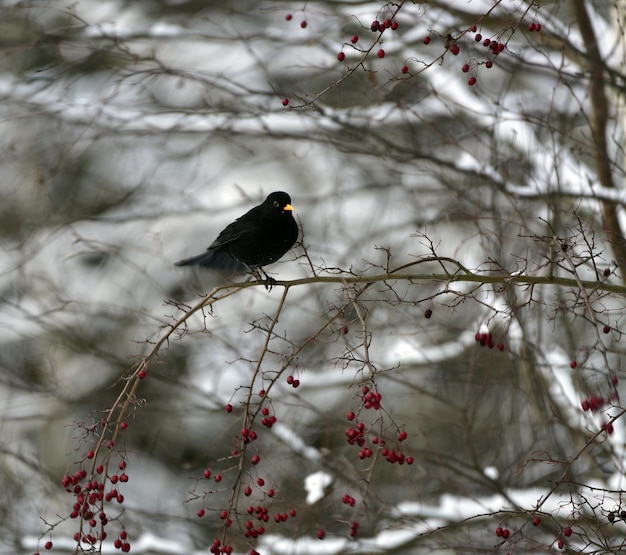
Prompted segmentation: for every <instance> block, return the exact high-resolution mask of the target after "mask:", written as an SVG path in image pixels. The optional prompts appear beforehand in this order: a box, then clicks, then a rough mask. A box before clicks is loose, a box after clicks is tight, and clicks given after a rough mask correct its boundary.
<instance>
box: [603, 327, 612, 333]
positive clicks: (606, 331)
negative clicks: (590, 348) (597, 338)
mask: <svg viewBox="0 0 626 555" xmlns="http://www.w3.org/2000/svg"><path fill="white" fill-rule="evenodd" d="M602 331H603V332H604V333H609V332H610V331H611V328H610V327H609V326H604V327H603V328H602Z"/></svg>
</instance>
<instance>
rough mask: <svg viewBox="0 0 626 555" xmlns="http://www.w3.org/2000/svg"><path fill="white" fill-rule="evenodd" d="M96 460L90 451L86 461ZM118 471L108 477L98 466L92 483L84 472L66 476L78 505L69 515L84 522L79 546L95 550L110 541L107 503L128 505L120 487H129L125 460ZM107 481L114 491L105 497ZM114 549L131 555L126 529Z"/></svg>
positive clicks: (66, 485)
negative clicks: (99, 543) (99, 545)
mask: <svg viewBox="0 0 626 555" xmlns="http://www.w3.org/2000/svg"><path fill="white" fill-rule="evenodd" d="M94 458H95V452H94V451H88V452H87V454H86V459H88V460H92V459H94ZM107 466H108V459H107ZM117 467H118V472H116V473H114V474H112V475H109V476H107V475H106V473H105V466H104V465H103V464H98V465H97V466H96V467H95V473H94V474H93V475H92V476H90V477H89V479H87V477H88V473H87V470H85V469H84V468H80V469H79V470H77V471H76V472H74V474H66V475H65V476H64V477H63V479H62V480H61V485H62V486H63V488H65V490H66V491H67V492H68V493H71V494H72V495H74V504H73V506H72V512H71V513H70V515H69V516H70V518H72V519H78V518H80V519H81V522H82V523H83V524H82V525H81V530H80V531H79V532H76V533H75V534H74V540H75V541H76V542H78V543H83V544H85V545H88V546H93V545H95V544H96V543H98V542H100V541H103V540H105V539H106V538H107V532H106V529H105V528H106V526H107V524H108V523H109V519H108V517H107V514H106V512H105V511H104V502H107V503H110V502H112V501H116V502H117V503H118V504H122V503H124V495H122V493H120V491H119V489H118V487H117V484H118V483H126V482H128V479H129V478H128V474H126V472H125V469H126V461H125V460H124V459H120V460H119V462H118V465H117ZM86 479H87V480H86ZM107 479H108V481H109V483H110V484H111V485H112V486H113V487H112V488H110V489H109V490H108V491H107V492H106V493H105V489H106V482H107ZM96 517H97V518H96ZM82 526H88V527H89V528H88V530H85V531H84V530H83V529H82ZM114 546H115V548H116V549H119V550H121V551H122V552H124V553H127V552H128V551H130V543H129V542H128V534H127V532H126V531H125V530H124V529H122V531H121V532H120V534H119V535H118V537H117V539H116V540H115V541H114Z"/></svg>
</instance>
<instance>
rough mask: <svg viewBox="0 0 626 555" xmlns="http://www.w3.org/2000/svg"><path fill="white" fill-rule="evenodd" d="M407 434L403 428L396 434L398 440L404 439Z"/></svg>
mask: <svg viewBox="0 0 626 555" xmlns="http://www.w3.org/2000/svg"><path fill="white" fill-rule="evenodd" d="M407 436H408V434H407V433H406V431H405V430H402V431H401V432H400V433H399V434H398V441H404V440H405V439H406V438H407Z"/></svg>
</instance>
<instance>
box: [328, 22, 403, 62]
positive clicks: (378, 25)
mask: <svg viewBox="0 0 626 555" xmlns="http://www.w3.org/2000/svg"><path fill="white" fill-rule="evenodd" d="M399 26H400V24H399V23H398V22H397V21H396V20H395V19H394V18H393V16H392V17H388V18H387V19H385V20H383V21H379V20H378V19H374V20H373V21H372V22H371V23H370V31H371V32H372V33H376V34H377V36H376V38H375V39H374V44H376V43H380V41H381V37H382V34H383V33H384V32H385V31H386V30H387V29H391V30H392V31H397V30H398V27H399ZM358 42H359V35H352V36H351V37H350V43H347V42H346V43H345V44H344V45H345V46H350V47H351V48H353V49H354V50H357V51H359V52H368V51H369V50H367V49H363V48H359V47H358V46H354V45H355V44H357V43H358ZM376 55H377V56H378V57H379V58H384V57H385V50H384V49H383V48H379V49H378V50H377V51H376ZM337 59H338V60H339V61H340V62H343V61H344V60H345V59H346V54H345V52H344V51H343V50H341V51H340V52H338V53H337Z"/></svg>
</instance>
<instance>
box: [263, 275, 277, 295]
mask: <svg viewBox="0 0 626 555" xmlns="http://www.w3.org/2000/svg"><path fill="white" fill-rule="evenodd" d="M261 283H263V285H265V289H267V292H268V293H269V292H270V291H271V290H272V287H274V285H276V280H275V279H274V278H273V277H270V276H268V275H267V274H265V279H263V280H261Z"/></svg>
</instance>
